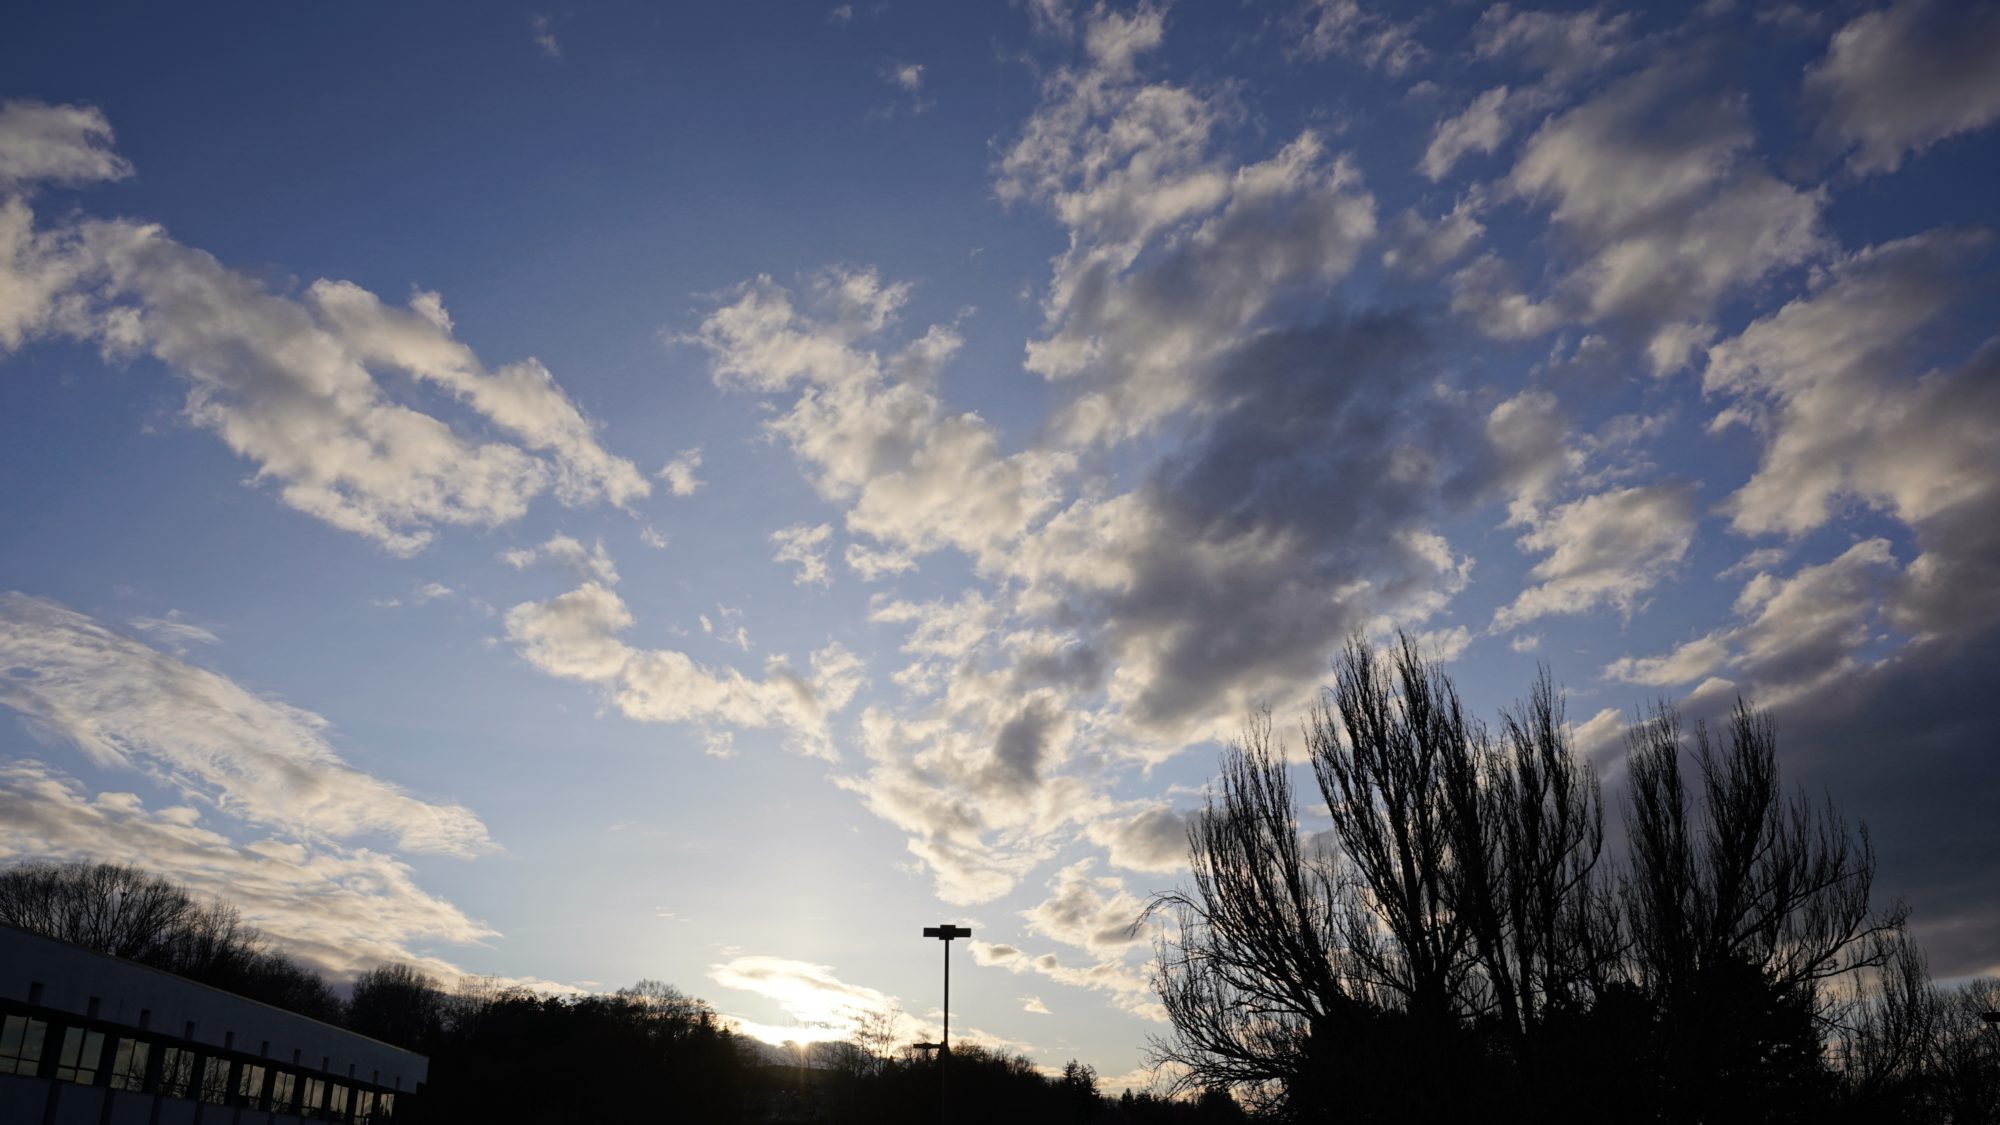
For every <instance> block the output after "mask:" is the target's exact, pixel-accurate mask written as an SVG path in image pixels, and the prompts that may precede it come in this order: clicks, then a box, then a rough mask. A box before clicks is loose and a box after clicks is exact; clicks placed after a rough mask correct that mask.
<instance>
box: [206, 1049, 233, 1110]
mask: <svg viewBox="0 0 2000 1125" xmlns="http://www.w3.org/2000/svg"><path fill="white" fill-rule="evenodd" d="M200 1096H201V1100H202V1101H205V1102H207V1103H208V1104H210V1105H228V1104H229V1060H228V1059H217V1058H211V1059H209V1060H207V1061H206V1062H205V1063H204V1064H203V1065H202V1068H201V1095H200Z"/></svg>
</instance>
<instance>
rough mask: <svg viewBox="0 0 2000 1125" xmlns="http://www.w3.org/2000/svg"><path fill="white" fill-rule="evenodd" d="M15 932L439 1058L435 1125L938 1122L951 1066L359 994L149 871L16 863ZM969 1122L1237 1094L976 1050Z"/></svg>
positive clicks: (632, 1014)
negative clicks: (1124, 1084)
mask: <svg viewBox="0 0 2000 1125" xmlns="http://www.w3.org/2000/svg"><path fill="white" fill-rule="evenodd" d="M0 922H4V923H6V924H8V925H12V926H16V927H19V928H21V929H25V930H30V931H32V932H35V933H39V934H43V935H46V936H49V937H53V938H57V939H60V940H63V941H67V942H70V943H72V944H75V945H79V946H82V947H84V948H87V949H91V950H94V951H96V952H99V953H107V954H110V955H113V956H117V957H123V958H126V959H128V960H132V961H137V962H139V963H141V964H146V965H151V966H153V967H155V968H159V969H164V970H167V971H169V972H173V973H178V974H180V975H183V976H186V977H188V978H190V979H193V980H197V981H200V982H202V983H204V984H209V985H213V986H215V987H218V988H223V989H226V990H228V991H231V992H234V993H236V994H238V995H241V996H245V997H248V998H250V999H254V1000H260V1001H263V1002H265V1003H268V1004H272V1005H275V1006H278V1007H282V1008H286V1009H289V1010H291V1011H295V1012H298V1013H300V1014H302V1015H306V1016H310V1017H312V1018H314V1019H318V1020H322V1021H325V1022H328V1023H333V1024H337V1025H339V1026H343V1027H346V1028H348V1029H350V1030H353V1031H356V1032H359V1033H360V1034H363V1035H367V1036H370V1037H372V1038H376V1039H380V1040H382V1041H384V1042H388V1043H393V1044H396V1045H398V1046H402V1047H407V1048H409V1049H411V1050H414V1051H418V1052H420V1053H422V1054H424V1055H427V1056H428V1057H429V1059H430V1077H429V1080H428V1082H427V1083H426V1084H425V1086H424V1087H423V1089H422V1090H421V1091H420V1092H419V1094H418V1096H417V1097H415V1098H413V1099H406V1100H405V1103H404V1105H403V1106H401V1107H399V1108H400V1109H401V1112H402V1114H403V1116H404V1117H406V1118H407V1119H409V1120H413V1121H431V1122H458V1121H482V1122H496V1123H506V1122H514V1121H521V1122H547V1121H640V1120H646V1121H675V1120H685V1121H690V1122H704V1123H707V1122H714V1123H724V1125H726V1123H728V1122H738V1121H759V1122H825V1123H828V1125H847V1123H853V1125H861V1123H864V1122H865V1123H871V1125H872V1123H881V1122H902V1121H908V1122H929V1121H934V1120H935V1119H936V1116H937V1113H938V1100H939V1093H940V1090H939V1075H938V1062H937V1060H936V1059H935V1058H931V1057H927V1056H924V1055H921V1054H918V1053H915V1052H913V1051H911V1050H910V1049H909V1048H907V1047H903V1046H901V1045H899V1044H897V1043H895V1042H894V1038H893V1035H891V1034H888V1033H887V1030H886V1029H887V1022H886V1018H885V1017H882V1016H879V1015H878V1016H877V1018H875V1019H873V1020H867V1019H863V1020H859V1021H857V1029H856V1034H855V1036H854V1038H853V1040H852V1041H850V1042H837V1043H822V1044H816V1045H813V1046H811V1047H800V1048H797V1049H785V1048H776V1047H771V1046H769V1045H767V1044H763V1043H759V1042H756V1041H754V1040H750V1039H747V1038H745V1037H743V1036H740V1035H737V1034H735V1033H733V1032H732V1031H731V1030H730V1029H729V1027H728V1026H727V1025H726V1021H724V1020H723V1019H721V1018H720V1017H718V1016H717V1015H716V1013H715V1011H714V1010H713V1009H712V1008H710V1007H709V1005H708V1004H706V1003H704V1002H703V1001H701V1000H699V999H696V998H694V997H691V996H688V995H686V994H685V993H682V992H681V991H679V990H678V989H675V988H673V987H671V986H669V985H666V984H662V983H660V982H658V981H641V982H639V983H638V984H636V985H634V986H632V987H631V988H627V989H622V990H620V991H618V992H614V993H609V994H603V995H583V996H548V995H542V994H538V993H535V992H532V991H529V990H526V989H521V988H509V987H501V986H498V985H496V984H494V983H493V982H490V981H485V980H482V979H480V978H468V979H466V980H464V981H462V982H460V983H459V984H458V985H457V986H456V987H453V988H445V987H442V986H441V985H440V984H439V982H437V981H436V980H434V979H433V978H431V977H429V976H428V975H426V974H424V973H423V972H421V971H419V970H418V969H415V968H413V967H410V966H407V965H389V966H383V967H380V968H377V969H374V970H371V971H369V972H365V973H362V974H361V975H360V976H359V977H358V978H357V979H356V980H355V982H354V985H353V988H352V990H351V993H350V994H349V996H348V997H347V998H345V999H343V998H342V996H341V995H340V993H339V992H337V991H336V990H335V989H334V988H333V987H332V986H331V985H330V984H328V982H327V981H326V980H325V979H324V978H322V977H321V976H320V975H319V974H318V973H317V972H315V971H313V970H312V969H309V968H306V967H304V966H302V965H300V964H298V963H297V962H295V961H293V960H291V959H289V958H287V957H285V956H284V955H282V954H280V953H278V952H276V951H275V949H274V948H273V947H272V945H271V943H270V942H269V941H268V940H267V939H266V938H265V937H263V936H262V935H261V934H259V933H258V932H257V931H256V930H255V929H254V928H253V927H250V926H247V925H245V924H244V923H243V922H242V920H241V918H240V916H239V915H238V914H237V912H236V911H235V910H234V909H233V908H232V907H230V906H228V905H227V904H224V903H220V902H213V901H207V900H203V899H200V898H197V897H196V896H194V895H192V894H190V893H188V892H187V891H186V890H185V889H184V888H181V887H179V886H177V885H175V884H173V883H172V882H169V881H168V880H166V879H163V878H161V877H159V876H157V875H154V874H150V873H148V872H146V871H143V870H140V869H137V868H133V867H125V866H117V865H112V864H93V863H75V864H65V865H55V864H28V865H23V866H17V867H13V868H10V869H7V870H4V871H0ZM949 1067H950V1088H951V1096H952V1103H951V1104H952V1112H951V1116H952V1120H953V1121H954V1122H960V1123H967V1125H983V1123H988V1122H991V1123H993V1125H1002V1123H1004V1125H1015V1123H1018V1122H1022V1121H1034V1122H1038V1123H1042V1125H1070V1123H1081V1122H1095V1123H1098V1125H1221V1123H1225V1122H1232V1121H1240V1120H1242V1113H1241V1111H1240V1110H1239V1109H1238V1107H1237V1105H1236V1103H1235V1102H1233V1101H1231V1100H1230V1099H1229V1098H1227V1097H1225V1096H1222V1095H1220V1094H1219V1093H1218V1094H1215V1095H1212V1096H1210V1097H1207V1098H1194V1099H1165V1098H1159V1097H1154V1096H1152V1095H1150V1094H1138V1095H1133V1094H1131V1093H1129V1092H1126V1093H1124V1094H1123V1096H1121V1097H1118V1098H1116V1099H1115V1100H1114V1099H1111V1098H1107V1097H1105V1096H1103V1094H1102V1093H1101V1092H1100V1091H1099V1090H1098V1086H1097V1076H1096V1074H1095V1073H1094V1072H1093V1071H1092V1070H1091V1069H1090V1068H1089V1067H1088V1066H1084V1065H1082V1064H1080V1063H1076V1062H1072V1063H1071V1064H1070V1065H1069V1066H1068V1067H1066V1068H1065V1069H1064V1070H1063V1072H1062V1073H1061V1074H1060V1075H1056V1076H1048V1075H1044V1074H1042V1073H1041V1072H1040V1071H1039V1070H1038V1069H1037V1068H1036V1067H1035V1066H1034V1065H1033V1064H1032V1063H1031V1062H1030V1061H1029V1060H1028V1059H1026V1058H1024V1057H1022V1056H1020V1055H1014V1054H1006V1053H1002V1052H995V1051H988V1050H985V1049H982V1048H980V1047H977V1046H970V1045H961V1046H959V1047H957V1048H956V1049H954V1050H953V1051H952V1055H951V1059H950V1062H949Z"/></svg>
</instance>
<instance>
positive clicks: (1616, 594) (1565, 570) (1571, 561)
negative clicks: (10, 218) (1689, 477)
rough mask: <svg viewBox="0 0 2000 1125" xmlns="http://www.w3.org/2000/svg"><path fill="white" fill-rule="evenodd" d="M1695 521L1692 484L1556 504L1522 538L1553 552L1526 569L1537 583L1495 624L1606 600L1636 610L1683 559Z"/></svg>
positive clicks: (1529, 546)
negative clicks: (1645, 596) (1650, 591)
mask: <svg viewBox="0 0 2000 1125" xmlns="http://www.w3.org/2000/svg"><path fill="white" fill-rule="evenodd" d="M1694 526H1695V518H1694V486H1693V485H1690V484H1679V483H1666V484H1656V485H1646V486H1640V487H1634V488H1623V489H1615V490H1613V491H1610V492H1602V493H1598V494H1596V495H1594V496H1586V497H1584V498H1583V499H1581V500H1575V501H1571V502H1570V503H1568V504H1564V505H1562V506H1560V507H1557V508H1555V509H1554V510H1552V511H1550V512H1549V513H1548V514H1547V515H1546V516H1545V517H1543V518H1541V519H1540V520H1538V521H1537V522H1536V523H1535V525H1534V528H1533V530H1531V531H1530V532H1529V533H1528V534H1526V535H1524V536H1522V537H1521V539H1520V547H1521V549H1522V550H1524V551H1546V552H1548V557H1547V558H1544V559H1543V560H1542V561H1541V562H1539V563H1536V564H1535V566H1534V567H1533V569H1531V570H1529V572H1528V576H1529V577H1530V578H1532V579H1535V580H1536V581H1537V582H1538V584H1537V585H1534V586H1530V587H1528V588H1527V589H1525V590H1522V591H1521V593H1520V594H1519V595H1518V596H1517V597H1516V598H1515V599H1514V601H1513V602H1512V603H1511V604H1509V605H1506V606H1503V607H1501V609H1500V610H1499V611H1498V612H1497V613H1495V614H1494V615H1493V625H1494V628H1496V629H1503V630H1504V629H1512V628H1514V627H1516V626H1519V625H1524V624H1526V623H1527V622H1530V621H1533V620H1535V619H1536V618H1540V617H1546V616H1549V615H1552V614H1576V613H1587V612H1589V611H1590V610H1592V609H1595V608H1597V607H1598V606H1602V605H1609V606H1612V607H1614V608H1616V609H1617V610H1618V611H1619V612H1620V613H1622V614H1625V615H1627V616H1630V615H1631V614H1632V613H1634V612H1635V611H1636V610H1637V609H1638V607H1639V600H1640V598H1641V596H1642V595H1644V594H1645V593H1646V592H1647V591H1649V590H1651V589H1652V588H1653V587H1654V586H1656V585H1658V584H1659V583H1660V581H1661V580H1662V579H1664V578H1666V577H1667V576H1668V575H1669V574H1670V573H1671V572H1672V571H1673V569H1674V568H1675V567H1676V566H1677V565H1679V563H1680V561H1681V559H1682V557H1683V556H1685V555H1686V553H1687V549H1688V545H1689V542H1690V541H1691V539H1692V538H1693V535H1694Z"/></svg>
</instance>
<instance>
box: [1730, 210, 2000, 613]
mask: <svg viewBox="0 0 2000 1125" xmlns="http://www.w3.org/2000/svg"><path fill="white" fill-rule="evenodd" d="M1987 241H1988V239H1987V238H1986V237H1985V236H1984V235H1980V234H1973V233H1967V232H1960V231H1949V230H1944V231H1933V232H1930V233H1928V234H1924V235H1918V236H1916V237H1913V238H1907V239H1903V240H1900V241H1897V242H1892V243H1888V244H1885V245H1882V246H1877V247H1873V248H1871V249H1868V250H1865V251H1862V252H1860V253H1858V254H1855V255H1853V256H1851V257H1849V258H1848V259H1846V260H1844V261H1842V262H1839V263H1837V264H1836V265H1835V266H1834V267H1833V268H1832V269H1830V270H1828V271H1827V272H1826V273H1825V274H1824V275H1823V276H1822V277H1821V279H1820V284H1819V285H1818V286H1817V287H1816V288H1815V291H1813V292H1812V293H1810V294H1808V295H1807V296H1804V297H1800V298H1798V299H1796V300H1794V301H1792V302H1790V303H1788V304H1787V305H1785V306H1784V307H1783V308H1781V309H1779V310H1778V311H1777V312H1775V313H1772V314H1770V315H1768V316H1765V317H1762V318H1760V319H1759V320H1757V321H1756V322H1754V323H1752V324H1751V325H1750V326H1749V327H1748V328H1746V329H1744V331H1743V332H1742V333H1741V334H1739V335H1738V336H1736V337H1734V338H1732V339H1729V340H1725V341H1723V342H1721V343H1719V344H1717V345H1715V346H1714V347H1713V348H1711V349H1710V350H1709V364H1708V370H1707V373H1706V375H1705V378H1704V386H1705V388H1706V389H1707V390H1708V391H1709V393H1710V394H1711V395H1715V396H1719V397H1726V398H1727V399H1728V400H1729V405H1727V406H1726V407H1725V408H1724V409H1723V410H1722V411H1721V412H1720V413H1719V414H1718V415H1717V417H1716V420H1715V423H1714V425H1715V426H1716V427H1718V428H1720V427H1724V426H1728V425H1732V424H1737V423H1744V424H1749V425H1752V426H1754V427H1756V428H1757V430H1758V431H1759V432H1760V433H1761V434H1762V435H1763V436H1764V438H1765V444H1764V452H1763V458H1762V460H1761V462H1760V463H1759V464H1758V466H1757V470H1756V472H1755V473H1754V474H1753V475H1752V476H1751V478H1750V479H1749V481H1748V482H1746V483H1745V484H1744V485H1743V487H1742V488H1740V489H1738V490H1737V491H1736V492H1735V493H1734V494H1733V495H1731V496H1730V497H1729V498H1728V499H1727V500H1726V501H1725V502H1724V509H1725V510H1726V511H1727V512H1728V513H1729V515H1730V519H1731V525H1732V527H1733V528H1734V529H1735V530H1737V531H1739V532H1743V533H1745V534H1767V533H1781V534H1785V535H1789V536H1793V537H1796V536H1800V535H1804V534H1805V533H1807V532H1810V531H1812V530H1814V529H1816V528H1819V527H1821V526H1824V525H1825V524H1827V523H1828V522H1829V521H1831V520H1833V519H1834V518H1835V517H1836V515H1837V514H1838V513H1839V512H1840V511H1841V507H1842V504H1841V502H1842V501H1843V500H1849V499H1851V500H1853V501H1857V502H1859V503H1860V504H1862V505H1864V506H1866V507H1868V508H1871V509H1874V510H1877V511H1880V512H1883V513H1886V514H1888V515H1890V516H1892V517H1894V518H1895V519H1897V520H1899V521H1901V522H1902V523H1904V524H1906V525H1908V526H1910V527H1912V528H1914V529H1915V530H1916V533H1917V544H1918V546H1919V547H1920V548H1921V553H1920V554H1919V555H1918V557H1917V558H1916V559H1915V560H1913V561H1912V562H1911V564H1910V566H1909V568H1908V573H1907V575H1906V580H1905V582H1904V584H1903V586H1902V588H1901V590H1900V591H1899V592H1898V595H1897V603H1898V604H1897V617H1898V619H1899V624H1901V625H1902V626H1903V627H1904V628H1906V629H1909V630H1911V631H1913V632H1916V633H1919V634H1928V633H1932V632H1944V631H1951V630H1955V629H1960V628H1964V627H1966V626H1967V625H1969V624H1971V623H1975V622H1980V621H1986V620H1992V619H1994V618H1995V617H2000V593H1997V592H1996V586H2000V564H1996V563H1995V562H1994V560H1995V559H1996V558H2000V554H1997V553H1996V551H2000V532H1996V531H1995V530H1994V529H1995V528H1996V527H2000V453H1996V451H2000V347H1996V346H1994V345H1992V344H1990V343H1989V344H1986V345H1983V346H1982V347H1981V348H1980V349H1979V351H1977V352H1976V353H1975V354H1974V355H1973V356H1972V357H1971V358H1970V359H1969V360H1967V361H1965V362H1964V363H1963V364H1961V365H1959V366H1957V367H1955V368H1952V367H1947V368H1944V369H1939V370H1932V371H1917V370H1912V368H1911V360H1910V359H1909V358H1908V353H1909V352H1910V350H1911V348H1912V346H1913V345H1914V343H1915V342H1916V341H1917V340H1918V339H1919V338H1920V336H1921V335H1922V334H1924V333H1925V332H1927V331H1929V330H1930V329H1931V328H1932V327H1933V326H1934V325H1935V324H1937V323H1938V322H1939V321H1940V319H1941V318H1943V317H1944V316H1945V315H1946V314H1947V313H1948V312H1949V311H1950V309H1951V308H1952V307H1953V305H1954V303H1955V302H1956V301H1958V300H1959V299H1960V297H1961V295H1962V294H1963V293H1965V292H1967V291H1968V290H1967V285H1966V279H1965V277H1964V274H1963V271H1962V265H1963V263H1964V262H1965V261H1966V260H1967V258H1968V257H1969V256H1970V255H1971V254H1972V253H1974V252H1976V251H1978V250H1979V249H1981V248H1982V247H1983V246H1984V245H1985V244H1986V243H1987Z"/></svg>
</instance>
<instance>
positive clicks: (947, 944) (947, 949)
mask: <svg viewBox="0 0 2000 1125" xmlns="http://www.w3.org/2000/svg"><path fill="white" fill-rule="evenodd" d="M924 936H925V937H933V938H937V939H938V940H939V941H942V942H944V1034H943V1035H941V1036H939V1037H938V1125H947V1123H948V1122H949V1120H950V1115H951V1095H950V1093H949V1092H948V1090H947V1087H946V1085H945V1082H946V1079H945V1073H946V1072H947V1071H949V1070H950V1069H951V939H953V938H962V937H971V936H972V931H971V930H968V929H966V928H965V927H964V926H954V925H952V924H951V923H950V922H946V923H945V924H944V925H942V926H925V927H924Z"/></svg>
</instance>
